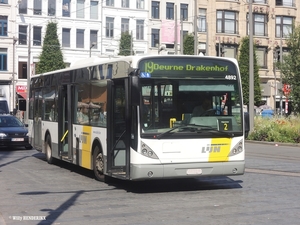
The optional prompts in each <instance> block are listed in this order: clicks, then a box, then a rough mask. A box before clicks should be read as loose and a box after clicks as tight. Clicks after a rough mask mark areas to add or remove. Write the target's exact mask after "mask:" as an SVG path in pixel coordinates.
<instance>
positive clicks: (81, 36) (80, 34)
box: [76, 29, 84, 48]
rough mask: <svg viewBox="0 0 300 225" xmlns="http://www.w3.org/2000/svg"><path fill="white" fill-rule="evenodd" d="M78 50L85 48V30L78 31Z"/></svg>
mask: <svg viewBox="0 0 300 225" xmlns="http://www.w3.org/2000/svg"><path fill="white" fill-rule="evenodd" d="M76 48H84V30H83V29H77V30H76Z"/></svg>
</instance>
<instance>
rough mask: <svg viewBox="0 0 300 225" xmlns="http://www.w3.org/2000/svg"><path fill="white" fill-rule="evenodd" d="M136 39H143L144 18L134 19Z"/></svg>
mask: <svg viewBox="0 0 300 225" xmlns="http://www.w3.org/2000/svg"><path fill="white" fill-rule="evenodd" d="M136 40H144V20H137V21H136Z"/></svg>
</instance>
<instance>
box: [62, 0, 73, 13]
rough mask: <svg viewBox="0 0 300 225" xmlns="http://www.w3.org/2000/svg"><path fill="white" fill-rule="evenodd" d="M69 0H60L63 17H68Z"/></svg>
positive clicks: (69, 9) (69, 10)
mask: <svg viewBox="0 0 300 225" xmlns="http://www.w3.org/2000/svg"><path fill="white" fill-rule="evenodd" d="M70 2H71V0H63V1H62V16H63V17H70V12H71V4H70Z"/></svg>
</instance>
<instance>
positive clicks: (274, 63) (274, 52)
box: [273, 48, 278, 113]
mask: <svg viewBox="0 0 300 225" xmlns="http://www.w3.org/2000/svg"><path fill="white" fill-rule="evenodd" d="M276 59H278V56H277V51H276V49H275V48H274V49H273V73H274V80H275V84H274V89H275V92H274V113H276V96H277V77H276Z"/></svg>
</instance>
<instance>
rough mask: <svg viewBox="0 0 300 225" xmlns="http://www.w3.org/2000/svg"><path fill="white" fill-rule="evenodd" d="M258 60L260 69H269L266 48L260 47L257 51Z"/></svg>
mask: <svg viewBox="0 0 300 225" xmlns="http://www.w3.org/2000/svg"><path fill="white" fill-rule="evenodd" d="M255 53H256V58H257V65H258V66H259V67H260V68H267V53H268V51H267V48H265V47H258V48H257V49H256V51H255Z"/></svg>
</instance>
